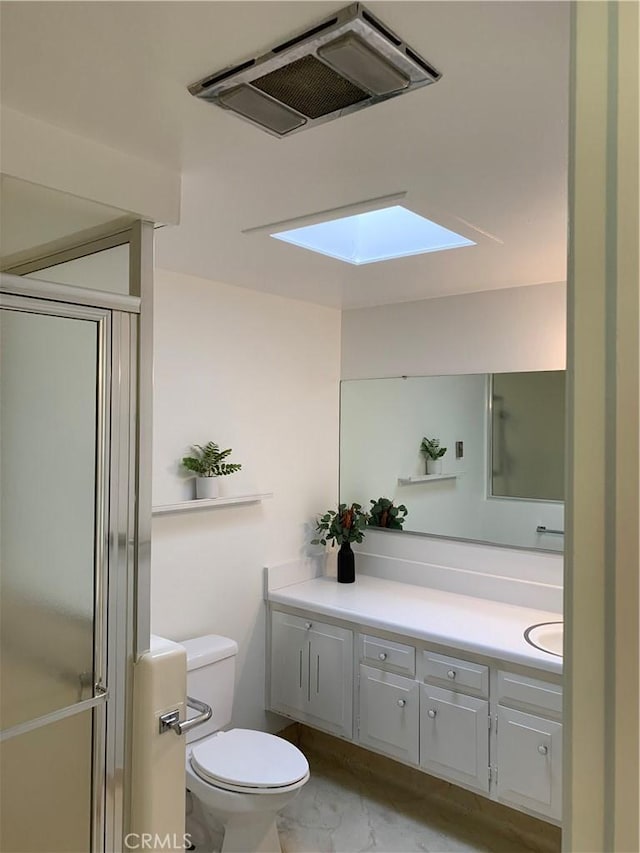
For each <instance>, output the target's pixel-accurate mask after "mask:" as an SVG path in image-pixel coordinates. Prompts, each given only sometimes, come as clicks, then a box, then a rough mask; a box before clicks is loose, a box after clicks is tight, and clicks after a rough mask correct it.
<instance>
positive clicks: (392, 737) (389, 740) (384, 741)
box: [357, 664, 420, 764]
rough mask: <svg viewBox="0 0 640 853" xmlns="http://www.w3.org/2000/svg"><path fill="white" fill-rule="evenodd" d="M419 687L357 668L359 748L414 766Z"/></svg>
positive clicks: (410, 680)
mask: <svg viewBox="0 0 640 853" xmlns="http://www.w3.org/2000/svg"><path fill="white" fill-rule="evenodd" d="M419 706H420V685H419V684H418V682H417V681H415V680H414V679H413V678H405V677H403V676H401V675H395V674H394V673H392V672H386V671H384V670H381V669H374V668H373V667H371V666H363V665H362V664H361V665H360V684H359V690H358V727H357V734H358V737H357V740H358V743H360V744H362V746H369V747H372V748H373V749H376V750H378V751H379V752H383V753H384V754H385V755H390V756H391V757H392V758H399V759H400V760H401V761H406V762H407V763H408V764H417V763H418V757H419V750H418V744H419Z"/></svg>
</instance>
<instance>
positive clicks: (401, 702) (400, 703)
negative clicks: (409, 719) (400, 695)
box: [398, 699, 407, 708]
mask: <svg viewBox="0 0 640 853" xmlns="http://www.w3.org/2000/svg"><path fill="white" fill-rule="evenodd" d="M406 704H407V700H406V699H398V706H399V707H400V708H404V706H405V705H406Z"/></svg>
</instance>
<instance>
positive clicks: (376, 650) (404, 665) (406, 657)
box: [360, 634, 416, 675]
mask: <svg viewBox="0 0 640 853" xmlns="http://www.w3.org/2000/svg"><path fill="white" fill-rule="evenodd" d="M360 660H361V661H363V663H369V664H373V665H375V666H379V667H381V668H382V669H388V670H391V671H392V672H400V673H402V674H403V675H415V672H416V650H415V649H414V647H413V646H407V645H405V644H404V643H394V642H392V641H391V640H381V639H380V638H379V637H370V636H368V635H367V634H361V635H360Z"/></svg>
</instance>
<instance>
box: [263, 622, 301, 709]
mask: <svg viewBox="0 0 640 853" xmlns="http://www.w3.org/2000/svg"><path fill="white" fill-rule="evenodd" d="M307 624H309V623H305V621H304V620H303V619H300V617H299V616H290V615H289V614H288V613H273V614H272V618H271V710H273V711H279V712H280V713H282V714H286V715H287V716H289V717H294V718H296V719H300V717H301V715H302V714H303V713H304V712H305V711H306V710H307V706H308V704H309V629H308V628H307V627H306V625H307Z"/></svg>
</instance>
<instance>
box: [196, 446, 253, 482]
mask: <svg viewBox="0 0 640 853" xmlns="http://www.w3.org/2000/svg"><path fill="white" fill-rule="evenodd" d="M193 450H194V451H196V452H197V454H198V455H197V456H185V457H184V458H183V460H182V464H183V465H184V467H185V468H186V469H187V470H188V471H193V473H194V474H196V475H197V476H198V477H226V476H227V474H234V473H235V472H236V471H239V470H240V469H241V468H242V465H239V464H238V463H237V462H223V460H224V459H226V458H227V456H228V455H229V454H230V453H231V452H232V449H231V448H230V447H229V448H228V449H227V450H220V447H219V446H218V445H217V444H216V443H215V442H214V441H210V442H208V444H205V445H204V447H203V446H202V445H201V444H194V445H193Z"/></svg>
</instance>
